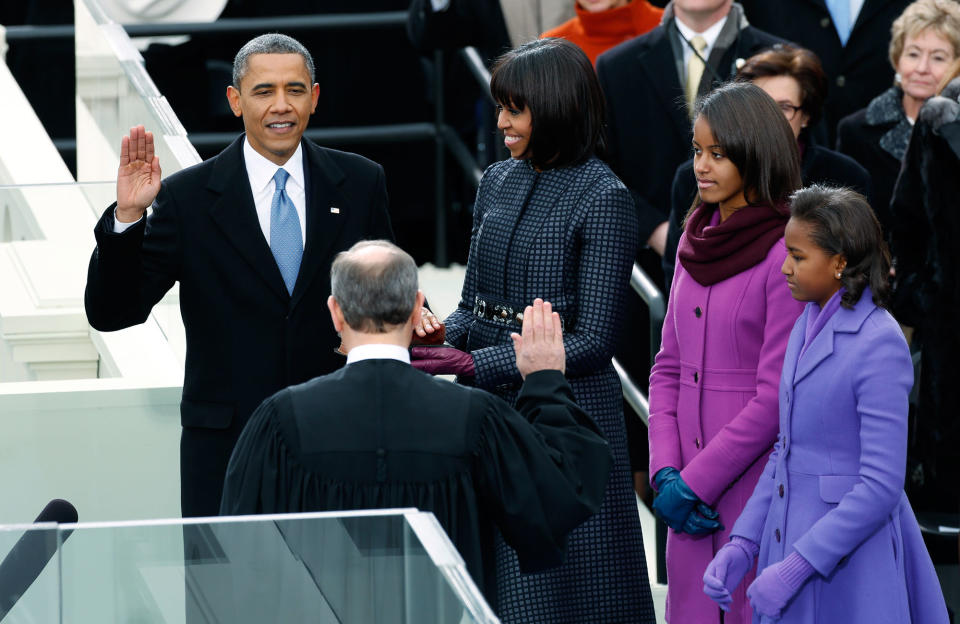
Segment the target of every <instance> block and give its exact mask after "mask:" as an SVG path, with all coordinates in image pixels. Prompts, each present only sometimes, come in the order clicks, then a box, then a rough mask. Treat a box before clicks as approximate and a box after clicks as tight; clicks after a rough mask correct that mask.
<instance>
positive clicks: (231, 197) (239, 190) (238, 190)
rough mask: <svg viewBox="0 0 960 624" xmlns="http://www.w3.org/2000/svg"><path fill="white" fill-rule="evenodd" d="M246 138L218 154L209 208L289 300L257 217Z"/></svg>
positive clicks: (259, 270)
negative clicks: (212, 197)
mask: <svg viewBox="0 0 960 624" xmlns="http://www.w3.org/2000/svg"><path fill="white" fill-rule="evenodd" d="M244 140H245V135H240V137H239V138H238V139H237V140H235V141H234V142H233V143H231V144H230V146H229V147H228V148H227V149H225V150H224V151H223V152H222V153H221V154H220V155H219V156H217V160H216V162H215V163H214V165H213V173H212V174H211V175H210V180H209V182H208V183H207V188H208V189H209V190H210V191H213V193H215V194H216V195H218V197H217V199H216V200H214V202H213V205H212V206H211V207H210V217H211V218H212V219H213V220H214V222H215V223H216V224H217V226H218V227H219V228H220V230H221V231H222V232H223V234H224V236H226V238H227V240H228V241H229V242H230V244H231V245H232V246H233V247H234V248H235V249H236V250H237V253H239V254H240V256H241V257H242V258H243V259H244V260H245V261H246V262H247V263H248V264H249V265H250V267H251V268H252V269H253V271H254V273H256V274H257V275H258V276H259V277H260V279H262V280H263V281H264V283H265V284H266V285H267V287H268V288H269V289H270V290H271V291H272V292H273V293H274V294H276V295H277V296H278V297H281V298H284V299H287V298H289V296H290V295H289V294H288V293H287V288H286V286H285V285H284V283H283V276H282V275H281V274H280V269H279V268H277V261H276V260H275V259H274V257H273V254H272V253H271V252H270V245H269V244H268V243H267V241H266V239H264V237H263V230H261V229H260V222H259V221H258V220H257V209H256V206H254V203H253V193H252V192H251V191H250V180H249V179H248V177H247V168H246V165H245V164H244V161H243V141H244Z"/></svg>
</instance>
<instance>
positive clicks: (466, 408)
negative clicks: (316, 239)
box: [220, 242, 612, 605]
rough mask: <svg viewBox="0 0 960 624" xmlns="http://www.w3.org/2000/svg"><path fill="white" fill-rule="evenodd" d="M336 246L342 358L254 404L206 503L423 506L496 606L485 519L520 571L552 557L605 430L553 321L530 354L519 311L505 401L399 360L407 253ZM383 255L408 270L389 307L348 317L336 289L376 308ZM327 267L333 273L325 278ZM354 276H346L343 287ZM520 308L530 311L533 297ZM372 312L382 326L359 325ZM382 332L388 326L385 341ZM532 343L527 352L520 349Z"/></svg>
mask: <svg viewBox="0 0 960 624" xmlns="http://www.w3.org/2000/svg"><path fill="white" fill-rule="evenodd" d="M341 258H342V259H338V260H337V262H335V263H334V267H333V269H332V271H331V279H332V284H333V286H332V290H333V295H332V296H331V304H330V306H331V314H332V316H333V320H334V325H335V326H336V327H337V330H338V331H340V332H341V334H342V336H343V340H344V347H345V348H347V349H348V351H349V354H348V360H347V366H346V367H345V368H344V369H341V370H340V371H337V372H335V373H333V374H330V375H326V376H323V377H318V378H316V379H314V380H312V381H309V382H307V383H304V384H301V385H298V386H293V387H291V388H287V389H286V390H282V391H280V392H279V393H277V394H275V395H273V396H272V397H270V398H268V399H267V400H266V401H264V402H263V404H262V405H261V406H260V407H259V408H258V409H257V410H256V412H254V414H253V416H252V417H251V418H250V422H249V423H248V424H247V426H246V428H245V430H244V432H243V433H242V435H241V436H240V440H239V441H238V443H237V446H236V449H235V450H234V453H233V457H232V458H231V460H230V465H229V467H228V470H227V478H226V484H225V486H224V494H223V500H222V504H221V508H220V512H221V514H222V515H235V514H255V513H278V512H301V511H327V510H349V509H370V508H397V507H416V508H418V509H420V510H422V511H431V512H433V513H434V515H435V516H436V517H437V519H438V521H439V522H440V524H441V526H442V527H443V528H444V529H445V530H446V531H447V533H448V535H449V536H450V539H451V541H452V542H453V544H454V545H455V546H456V547H457V549H458V550H459V552H460V554H461V556H462V557H463V559H464V561H465V564H466V567H467V570H468V571H469V572H470V574H471V575H472V576H473V578H474V580H475V582H476V583H477V585H478V586H479V588H480V589H481V591H484V592H485V594H486V595H487V598H488V600H490V602H491V604H493V605H496V600H495V596H494V595H493V591H494V590H495V587H496V583H495V577H494V561H493V552H494V551H493V534H494V533H493V531H494V527H497V528H499V529H500V531H501V532H502V534H503V536H504V538H505V539H506V541H507V542H508V543H509V544H510V545H511V546H512V547H513V548H514V549H515V550H516V551H517V554H518V557H519V560H520V566H521V568H522V570H523V571H525V572H534V571H540V570H543V569H546V568H549V567H551V566H555V565H558V564H559V563H561V562H562V561H563V557H564V551H565V544H566V535H567V533H568V532H569V531H571V530H572V529H574V528H575V527H576V526H578V525H579V524H581V523H582V522H583V521H584V520H586V519H587V518H588V517H590V516H591V515H592V514H594V513H595V512H596V511H597V510H598V509H599V507H600V502H601V499H602V496H603V491H604V489H605V487H606V482H607V479H608V476H609V472H610V468H611V464H612V460H611V456H610V451H609V448H608V446H607V443H606V441H605V440H604V439H603V437H602V435H601V434H600V431H599V429H598V428H597V426H596V424H595V423H594V422H593V420H592V419H591V418H590V417H589V416H587V414H586V413H585V412H584V411H583V410H582V409H580V408H579V407H578V406H577V404H576V403H575V402H574V399H573V393H572V391H571V389H570V386H569V384H568V383H567V381H566V380H565V378H564V376H563V373H562V368H563V364H564V358H563V355H562V353H563V352H562V337H561V336H559V333H560V330H559V320H557V329H556V334H557V338H556V341H555V342H553V343H550V347H549V349H553V351H554V354H553V356H552V357H553V359H552V360H549V359H547V358H545V357H542V352H545V351H546V350H549V349H545V348H544V347H543V345H544V341H545V340H548V337H547V336H546V334H545V333H540V334H537V335H536V336H534V335H533V334H531V331H532V320H527V319H525V321H527V322H525V323H524V332H523V334H522V336H523V337H522V340H521V346H518V347H517V348H518V368H520V370H521V372H522V373H524V374H525V382H524V385H523V387H522V389H521V391H520V394H519V397H518V399H517V409H516V410H515V409H513V408H512V407H511V406H510V405H508V404H507V403H506V402H505V401H504V400H502V399H500V398H499V397H496V396H493V395H491V394H489V393H487V392H484V391H482V390H479V389H476V388H469V387H464V386H459V385H455V384H452V383H450V382H448V381H445V380H442V379H434V378H432V377H431V376H429V375H427V374H424V373H421V372H420V371H418V370H416V369H414V368H412V367H411V366H410V365H409V355H408V353H407V350H406V348H407V346H408V345H409V341H410V336H411V335H412V331H413V326H414V321H415V320H419V318H420V307H421V304H422V299H423V297H422V294H420V293H419V292H418V291H417V290H416V266H415V265H414V264H413V260H412V259H410V258H409V256H407V255H406V254H405V253H404V252H402V251H400V250H399V249H397V248H396V247H393V246H392V245H390V244H389V243H384V242H376V243H359V244H358V245H357V246H355V248H354V249H352V250H351V251H349V252H345V254H342V255H341ZM374 262H376V263H381V264H384V263H385V264H386V265H389V266H387V268H386V269H384V273H383V279H381V280H366V278H365V277H364V276H359V277H358V274H359V273H361V272H362V271H357V270H353V269H354V267H353V266H345V265H356V266H364V265H369V264H371V263H374ZM393 265H403V266H401V268H406V269H407V270H408V271H410V272H412V275H413V280H412V289H411V288H407V290H408V292H407V293H406V294H407V295H409V296H408V297H407V301H406V302H405V304H406V306H405V307H401V313H402V315H395V316H394V317H393V320H392V323H391V322H390V321H389V320H388V321H387V322H386V323H383V322H381V321H382V320H383V319H378V316H382V315H378V313H376V312H374V313H371V314H367V313H360V314H359V315H358V314H357V309H358V308H362V307H363V304H360V305H359V306H358V305H356V304H357V302H354V301H350V299H351V298H353V297H357V298H358V300H359V299H360V297H359V295H358V293H363V296H362V300H363V301H365V302H377V306H378V308H379V309H380V310H382V309H383V308H384V305H385V304H383V302H384V301H386V302H389V301H391V300H395V298H392V297H391V296H390V293H389V292H387V291H389V290H390V289H394V288H397V286H396V285H397V284H398V283H402V282H403V280H402V278H398V277H396V276H394V277H388V274H389V271H388V269H389V270H392V269H391V267H393ZM338 270H339V271H341V273H343V274H345V276H344V277H341V278H338ZM397 270H398V271H399V269H397ZM355 277H356V278H357V279H359V280H360V281H359V282H358V283H356V284H354V285H353V286H352V287H346V286H344V285H343V282H344V281H345V280H346V279H348V278H355ZM378 288H380V289H382V290H383V291H384V292H377V289H378ZM338 291H339V292H338ZM545 306H546V308H547V310H549V304H545ZM371 307H372V304H371ZM343 310H348V311H352V313H353V314H354V315H355V316H354V318H350V313H349V312H348V314H347V317H346V318H347V319H350V320H349V321H347V320H344V318H345V317H344V313H343ZM528 310H530V311H531V313H532V314H533V316H537V315H538V314H539V313H540V310H541V308H540V307H538V308H537V309H536V311H533V310H531V309H530V308H528ZM398 317H399V318H403V319H404V321H403V322H402V323H397V320H396V319H397V318H398ZM552 318H553V317H551V316H550V315H549V313H548V314H547V316H546V319H548V320H550V319H552ZM378 322H379V323H380V326H381V327H385V328H386V330H387V331H386V333H377V332H375V331H373V330H372V329H371V328H373V327H375V326H376V325H377V324H378ZM528 326H530V327H529V328H528ZM358 328H362V329H366V330H367V331H362V330H360V331H358ZM385 336H388V337H389V336H395V337H396V338H395V339H394V340H393V342H392V343H390V340H386V339H385V338H384V337H385ZM385 340H386V342H387V343H388V344H384V342H385ZM538 344H539V348H540V351H538V352H537V353H538V354H540V355H537V356H533V355H532V354H533V350H535V349H537V348H538ZM558 349H559V353H560V357H559V359H557V357H556V351H557V350H558ZM524 350H526V351H524ZM528 356H529V357H528ZM531 357H532V358H533V359H531ZM530 362H533V364H530ZM551 362H552V363H553V364H551ZM545 363H546V364H545ZM551 368H552V370H546V369H551Z"/></svg>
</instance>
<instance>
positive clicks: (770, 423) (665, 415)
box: [649, 83, 801, 624]
mask: <svg viewBox="0 0 960 624" xmlns="http://www.w3.org/2000/svg"><path fill="white" fill-rule="evenodd" d="M693 150H694V173H695V174H696V176H697V185H698V187H699V191H700V199H701V201H702V203H700V204H699V205H697V206H696V207H695V208H694V209H693V210H692V211H691V213H690V214H689V215H688V217H687V222H686V226H685V230H684V233H683V235H682V236H681V238H680V245H679V249H678V254H677V258H678V264H677V271H676V273H674V279H673V286H672V289H671V294H670V303H669V306H668V308H667V317H666V319H665V322H664V327H663V342H662V346H661V349H660V353H659V354H657V358H656V363H655V364H654V367H653V369H652V371H651V375H650V428H649V431H650V474H651V475H654V477H653V485H654V488H655V489H656V490H657V491H658V495H657V498H656V500H655V501H654V511H655V512H656V513H657V514H658V515H659V516H660V517H661V518H663V519H664V520H665V521H666V522H667V524H668V525H669V526H670V529H671V530H670V533H669V536H668V538H667V576H668V579H669V583H668V591H667V621H668V622H671V623H672V624H677V623H686V622H696V623H697V624H709V623H713V622H716V623H719V622H720V621H721V611H720V609H719V608H717V605H715V604H714V603H713V602H711V601H710V600H709V599H708V598H707V597H706V596H705V595H704V594H703V591H702V589H703V582H702V577H703V571H704V569H705V568H706V566H707V564H708V563H709V562H710V560H711V559H712V558H713V556H714V555H715V554H716V552H717V550H719V549H720V548H721V547H722V546H723V545H724V544H725V543H726V542H727V539H728V536H729V533H728V532H729V529H730V527H732V526H733V522H734V521H735V520H736V518H737V516H739V515H740V512H741V511H742V510H743V506H744V505H745V504H746V502H747V499H748V498H749V497H750V494H751V493H752V492H753V488H754V486H755V485H756V483H757V479H759V477H760V473H761V471H762V469H763V466H764V463H765V462H766V458H767V455H768V454H769V452H770V451H771V449H772V448H773V443H774V441H775V440H776V437H777V383H778V381H779V379H780V367H781V366H782V363H783V354H784V350H785V349H786V345H787V337H788V336H789V333H790V328H791V327H792V326H793V322H794V320H796V318H797V316H798V315H799V314H800V310H801V306H800V304H799V303H797V302H796V301H794V300H793V298H791V297H790V292H789V291H788V290H787V289H786V288H785V287H784V285H783V278H782V277H781V275H780V265H781V264H782V263H783V259H784V257H785V255H786V252H785V250H784V247H783V242H782V240H783V238H782V237H783V229H784V226H785V225H786V222H787V219H788V218H789V213H788V211H787V208H786V201H787V198H788V197H789V195H790V193H792V192H793V191H795V190H796V189H797V188H798V187H799V186H800V169H799V164H798V163H799V158H798V154H797V142H796V139H795V138H794V136H793V132H792V131H791V130H790V126H789V124H788V123H787V121H786V119H785V118H784V115H783V112H782V111H781V110H780V108H779V107H778V106H777V104H776V103H775V102H774V101H773V100H772V99H771V98H770V97H769V96H768V95H767V94H766V93H764V92H763V91H762V90H761V89H760V88H759V87H756V86H754V85H752V84H747V83H739V84H730V85H725V86H723V87H720V88H719V89H717V90H715V91H713V92H712V93H711V94H709V95H707V96H706V97H705V98H704V99H703V100H702V101H701V102H700V103H699V104H698V107H697V114H696V117H695V122H694V133H693ZM724 527H726V529H724ZM749 621H750V608H749V605H748V604H747V601H746V596H745V594H744V592H743V591H742V590H738V591H735V592H734V594H733V604H732V606H731V611H730V613H729V614H728V615H727V616H726V623H727V624H731V623H737V624H746V623H748V622H749Z"/></svg>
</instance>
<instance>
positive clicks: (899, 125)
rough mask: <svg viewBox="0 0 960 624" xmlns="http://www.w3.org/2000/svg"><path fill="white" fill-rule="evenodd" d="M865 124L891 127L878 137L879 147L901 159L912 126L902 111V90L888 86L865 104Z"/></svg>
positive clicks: (908, 140)
mask: <svg viewBox="0 0 960 624" xmlns="http://www.w3.org/2000/svg"><path fill="white" fill-rule="evenodd" d="M866 121H867V125H869V126H885V125H891V126H892V127H891V128H890V129H889V130H887V132H886V133H885V134H884V135H883V136H882V137H880V147H882V148H883V149H884V151H886V152H887V153H888V154H890V155H891V156H893V157H894V158H896V159H897V160H903V155H904V154H906V153H907V144H908V143H909V142H910V133H911V132H912V131H913V126H912V125H911V124H910V122H909V121H907V114H906V113H905V112H903V91H901V90H900V88H899V87H890V88H889V89H887V90H886V91H884V92H883V93H881V94H880V95H878V96H877V97H875V98H873V99H872V100H871V101H870V104H869V105H867V118H866Z"/></svg>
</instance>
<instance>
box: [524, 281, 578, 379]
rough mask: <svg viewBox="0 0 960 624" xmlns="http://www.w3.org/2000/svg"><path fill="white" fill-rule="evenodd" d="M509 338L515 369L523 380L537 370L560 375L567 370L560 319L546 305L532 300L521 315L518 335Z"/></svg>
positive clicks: (543, 302)
mask: <svg viewBox="0 0 960 624" xmlns="http://www.w3.org/2000/svg"><path fill="white" fill-rule="evenodd" d="M510 338H512V339H513V351H514V353H515V354H516V356H517V369H518V370H519V371H520V376H521V377H523V378H524V379H526V378H527V375H529V374H530V373H533V372H536V371H540V370H558V371H560V372H561V373H562V372H564V371H565V370H566V364H567V357H566V353H565V351H564V349H563V329H562V328H561V326H560V315H559V314H557V313H556V312H554V311H553V309H552V306H551V305H550V302H549V301H547V302H545V301H543V299H534V300H533V305H532V306H527V308H526V309H525V310H524V311H523V325H522V328H521V333H520V334H516V333H514V334H510Z"/></svg>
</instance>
